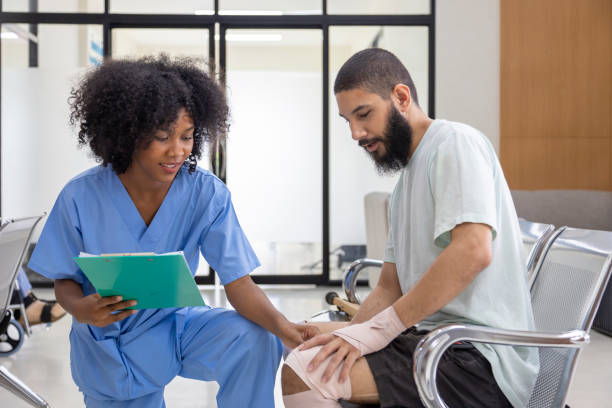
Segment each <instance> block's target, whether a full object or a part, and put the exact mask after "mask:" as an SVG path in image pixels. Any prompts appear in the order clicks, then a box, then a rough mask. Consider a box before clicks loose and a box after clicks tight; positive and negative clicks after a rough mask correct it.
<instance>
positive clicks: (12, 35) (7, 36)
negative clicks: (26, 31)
mask: <svg viewBox="0 0 612 408" xmlns="http://www.w3.org/2000/svg"><path fill="white" fill-rule="evenodd" d="M0 38H2V39H3V40H16V39H18V38H19V36H18V35H17V34H15V33H14V32H12V31H3V32H2V34H0Z"/></svg>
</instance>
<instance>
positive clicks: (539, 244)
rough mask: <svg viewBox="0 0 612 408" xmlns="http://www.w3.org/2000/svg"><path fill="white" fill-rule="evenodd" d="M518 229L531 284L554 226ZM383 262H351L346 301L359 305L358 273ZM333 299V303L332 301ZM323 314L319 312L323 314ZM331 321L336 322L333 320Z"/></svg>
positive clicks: (344, 288) (345, 277) (521, 224)
mask: <svg viewBox="0 0 612 408" xmlns="http://www.w3.org/2000/svg"><path fill="white" fill-rule="evenodd" d="M519 228H520V231H521V240H522V241H523V246H524V248H525V252H526V254H527V259H526V261H527V279H528V282H529V283H530V284H531V283H532V279H533V276H534V273H533V272H534V270H535V267H536V264H537V261H538V257H539V256H540V255H541V253H542V249H543V248H544V246H545V244H546V241H548V240H549V239H550V237H551V236H552V234H553V232H554V230H555V226H554V225H552V224H542V223H538V222H531V221H527V220H525V219H523V218H519ZM382 265H383V261H380V260H377V259H369V258H363V259H358V260H356V261H355V262H353V263H352V264H351V265H349V267H348V268H347V270H346V271H345V272H344V275H343V277H342V292H343V293H344V295H345V296H346V300H347V301H348V302H350V303H353V304H355V305H360V304H361V299H360V298H359V296H358V294H357V278H358V276H359V273H360V272H361V271H362V270H364V269H365V268H368V267H378V268H380V267H382ZM326 299H327V303H329V304H330V305H334V304H335V305H337V306H338V307H339V308H340V309H341V310H345V311H346V310H347V309H346V307H345V304H346V303H345V302H344V303H343V302H341V301H339V300H338V299H337V298H335V297H334V296H331V295H330V294H328V296H327V297H326ZM333 299H335V303H334V300H333ZM324 313H325V312H321V314H324ZM347 315H348V316H347V319H345V320H348V318H352V315H351V313H350V312H349V313H347ZM333 320H337V319H336V318H334V319H333Z"/></svg>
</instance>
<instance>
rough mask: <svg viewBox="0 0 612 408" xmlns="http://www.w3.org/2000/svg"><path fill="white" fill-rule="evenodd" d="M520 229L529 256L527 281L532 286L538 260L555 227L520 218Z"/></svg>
mask: <svg viewBox="0 0 612 408" xmlns="http://www.w3.org/2000/svg"><path fill="white" fill-rule="evenodd" d="M519 227H520V229H521V240H522V241H523V246H524V248H525V253H526V254H527V281H528V282H529V283H530V284H531V281H532V279H533V276H534V274H533V272H534V271H535V267H536V265H537V261H538V258H539V256H540V254H541V253H542V250H543V249H544V244H545V243H546V241H547V240H548V239H549V238H550V237H551V235H552V233H553V232H554V231H555V226H554V225H552V224H542V223H539V222H531V221H527V220H526V219H524V218H519Z"/></svg>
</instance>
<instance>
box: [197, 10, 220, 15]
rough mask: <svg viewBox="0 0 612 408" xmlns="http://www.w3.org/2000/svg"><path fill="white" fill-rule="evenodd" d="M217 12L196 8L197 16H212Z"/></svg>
mask: <svg viewBox="0 0 612 408" xmlns="http://www.w3.org/2000/svg"><path fill="white" fill-rule="evenodd" d="M214 14H215V10H196V11H195V15H196V16H212V15H214Z"/></svg>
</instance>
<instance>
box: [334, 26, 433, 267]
mask: <svg viewBox="0 0 612 408" xmlns="http://www.w3.org/2000/svg"><path fill="white" fill-rule="evenodd" d="M427 30H428V29H427V27H389V26H384V27H330V34H329V38H330V73H329V81H330V91H329V94H330V102H329V107H330V112H329V148H330V242H331V244H330V247H331V249H332V253H331V255H330V265H331V266H332V269H331V270H330V278H331V279H340V278H341V276H342V271H343V270H344V269H345V268H346V267H347V266H348V264H349V263H350V262H351V261H353V260H354V259H357V258H359V257H361V256H365V255H366V254H367V255H368V257H378V258H381V257H382V255H383V254H382V253H371V252H372V250H371V248H367V250H366V248H365V245H366V227H365V209H364V197H365V195H366V194H368V193H370V192H374V191H380V192H391V191H393V187H394V186H395V183H396V181H397V179H398V177H399V175H394V176H380V175H378V174H377V173H376V169H375V168H374V164H373V163H372V161H371V160H370V159H369V157H368V155H367V153H366V152H365V151H364V150H363V148H360V147H358V145H357V143H356V142H355V141H354V140H353V139H352V138H351V135H350V130H349V127H348V124H347V123H346V122H345V121H344V119H342V118H341V117H340V116H339V114H338V105H337V104H336V100H335V96H334V92H333V86H334V81H335V79H336V75H337V73H338V70H339V69H340V67H341V66H342V64H344V62H345V61H346V60H347V59H349V58H350V57H351V56H352V55H353V54H354V53H356V52H357V51H360V50H362V49H364V48H368V47H371V46H372V43H373V42H374V41H375V39H376V40H377V41H378V46H379V47H380V48H384V49H387V50H389V51H391V52H393V53H394V54H395V55H396V56H397V57H398V58H399V59H400V60H401V61H402V62H403V63H404V65H405V66H406V68H407V69H408V71H409V72H410V75H411V76H412V79H413V81H414V83H415V86H416V88H417V94H418V98H419V105H420V106H421V108H422V109H423V110H424V111H425V112H427V104H428V31H427ZM381 222H383V220H381ZM378 246H379V247H382V248H384V245H378ZM363 275H364V278H365V277H367V274H365V273H363Z"/></svg>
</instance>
